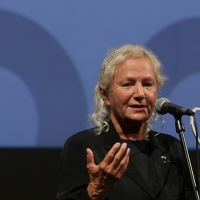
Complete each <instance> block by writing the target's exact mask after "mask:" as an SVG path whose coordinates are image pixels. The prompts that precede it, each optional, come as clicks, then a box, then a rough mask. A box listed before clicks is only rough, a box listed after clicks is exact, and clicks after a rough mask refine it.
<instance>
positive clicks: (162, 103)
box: [155, 98, 194, 116]
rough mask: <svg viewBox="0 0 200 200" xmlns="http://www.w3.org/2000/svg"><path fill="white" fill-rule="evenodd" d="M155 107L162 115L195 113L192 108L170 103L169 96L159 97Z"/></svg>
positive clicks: (191, 114) (189, 114) (190, 114)
mask: <svg viewBox="0 0 200 200" xmlns="http://www.w3.org/2000/svg"><path fill="white" fill-rule="evenodd" d="M155 108H156V111H157V112H158V113H159V114H161V115H164V114H166V113H169V114H171V115H188V116H193V115H194V112H193V111H192V110H190V109H187V108H184V107H181V106H177V105H175V104H173V103H170V101H169V100H168V99H167V98H160V99H158V100H157V102H156V105H155Z"/></svg>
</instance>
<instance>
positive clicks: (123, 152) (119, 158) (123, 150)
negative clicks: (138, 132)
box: [112, 143, 127, 166]
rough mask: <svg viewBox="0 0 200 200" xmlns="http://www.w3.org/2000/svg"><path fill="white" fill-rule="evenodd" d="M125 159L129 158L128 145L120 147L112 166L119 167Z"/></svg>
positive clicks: (124, 144) (123, 144)
mask: <svg viewBox="0 0 200 200" xmlns="http://www.w3.org/2000/svg"><path fill="white" fill-rule="evenodd" d="M124 157H127V144H126V143H122V145H121V146H120V148H119V150H118V152H117V153H116V155H115V157H114V159H113V162H112V165H113V166H117V165H119V163H120V162H121V161H122V159H123V158H124Z"/></svg>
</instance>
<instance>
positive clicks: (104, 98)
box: [99, 85, 110, 106]
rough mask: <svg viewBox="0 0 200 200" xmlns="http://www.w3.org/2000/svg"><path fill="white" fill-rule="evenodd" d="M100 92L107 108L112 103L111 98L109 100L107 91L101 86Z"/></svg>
mask: <svg viewBox="0 0 200 200" xmlns="http://www.w3.org/2000/svg"><path fill="white" fill-rule="evenodd" d="M99 91H100V93H101V98H102V100H103V101H104V103H105V104H106V105H107V106H108V105H110V101H109V98H108V92H107V91H106V90H104V89H103V88H102V86H101V85H99Z"/></svg>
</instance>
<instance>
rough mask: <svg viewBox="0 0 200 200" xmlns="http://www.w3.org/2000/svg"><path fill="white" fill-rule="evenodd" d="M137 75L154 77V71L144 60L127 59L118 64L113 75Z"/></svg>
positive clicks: (149, 63) (146, 60)
mask: <svg viewBox="0 0 200 200" xmlns="http://www.w3.org/2000/svg"><path fill="white" fill-rule="evenodd" d="M131 72H132V74H138V73H141V74H143V75H147V74H148V75H151V76H155V69H154V67H153V65H152V64H151V62H150V61H149V60H148V59H146V58H128V59H126V60H125V61H124V62H122V63H120V64H119V65H118V66H117V68H116V70H115V75H122V74H129V73H131Z"/></svg>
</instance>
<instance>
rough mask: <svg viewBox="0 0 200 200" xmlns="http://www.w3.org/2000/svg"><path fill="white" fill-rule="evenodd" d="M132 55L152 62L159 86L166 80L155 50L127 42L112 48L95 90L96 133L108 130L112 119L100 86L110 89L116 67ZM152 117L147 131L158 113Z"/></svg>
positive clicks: (93, 117) (101, 69)
mask: <svg viewBox="0 0 200 200" xmlns="http://www.w3.org/2000/svg"><path fill="white" fill-rule="evenodd" d="M130 57H134V58H145V59H147V60H148V61H149V62H150V63H151V64H152V66H153V67H154V70H155V74H156V81H157V84H158V87H160V86H162V85H163V84H164V82H165V80H166V76H165V75H164V74H163V73H162V65H161V62H160V61H159V60H158V58H157V57H156V56H155V55H154V53H153V52H151V51H150V50H148V49H147V48H145V47H144V46H141V45H130V44H126V45H123V46H120V47H117V48H115V49H113V50H111V51H110V52H109V53H108V55H107V57H106V58H105V59H104V61H103V63H102V66H101V68H100V73H99V80H98V83H97V84H96V87H95V90H94V111H93V113H92V115H91V117H90V120H91V122H92V123H93V124H94V125H95V133H96V134H100V133H101V132H102V131H103V132H106V131H108V130H109V125H108V121H109V120H110V119H109V109H108V107H107V106H106V104H105V103H104V101H103V99H102V96H101V91H100V87H99V86H101V89H102V90H104V91H108V90H109V87H110V85H111V82H112V80H113V76H114V73H115V70H116V68H117V67H118V66H119V65H120V64H121V63H123V62H124V61H125V60H126V59H127V58H130ZM150 118H151V119H149V120H148V121H147V122H146V130H147V132H148V131H149V130H150V129H151V124H152V123H153V122H154V121H156V120H157V118H158V115H157V114H156V113H155V112H153V113H152V115H151V117H150Z"/></svg>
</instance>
